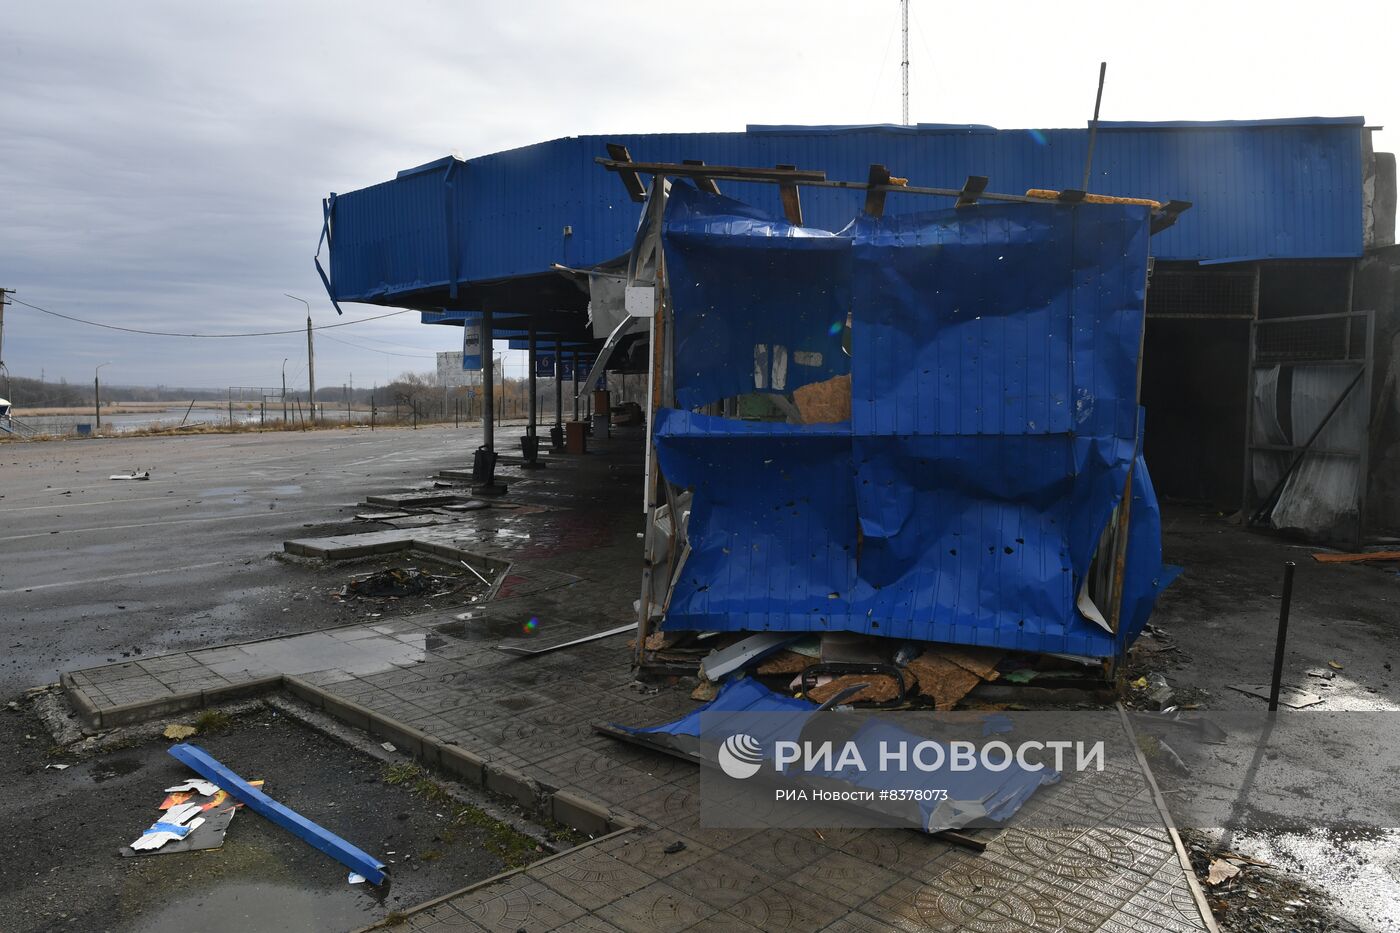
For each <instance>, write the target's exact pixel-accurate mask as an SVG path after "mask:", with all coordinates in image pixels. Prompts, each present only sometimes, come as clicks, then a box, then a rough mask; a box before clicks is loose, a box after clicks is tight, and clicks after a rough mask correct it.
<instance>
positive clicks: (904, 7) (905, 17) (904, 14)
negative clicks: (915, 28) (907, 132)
mask: <svg viewBox="0 0 1400 933" xmlns="http://www.w3.org/2000/svg"><path fill="white" fill-rule="evenodd" d="M899 12H900V19H901V20H902V23H901V28H902V30H903V33H904V61H903V62H901V63H900V67H901V68H902V69H903V70H904V125H905V126H908V125H909V0H899Z"/></svg>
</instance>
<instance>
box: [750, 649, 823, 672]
mask: <svg viewBox="0 0 1400 933" xmlns="http://www.w3.org/2000/svg"><path fill="white" fill-rule="evenodd" d="M811 663H812V659H811V658H809V657H807V656H806V655H805V654H798V653H797V652H796V651H790V650H788V649H786V648H784V649H783V650H781V651H779V652H777V653H776V654H771V655H769V656H768V657H767V658H765V659H764V660H763V661H762V662H760V664H759V665H758V667H757V668H756V669H755V673H758V674H760V675H763V676H767V675H770V674H773V675H776V674H800V673H802V671H803V670H805V669H806V668H807V667H808V666H809V665H810V664H811Z"/></svg>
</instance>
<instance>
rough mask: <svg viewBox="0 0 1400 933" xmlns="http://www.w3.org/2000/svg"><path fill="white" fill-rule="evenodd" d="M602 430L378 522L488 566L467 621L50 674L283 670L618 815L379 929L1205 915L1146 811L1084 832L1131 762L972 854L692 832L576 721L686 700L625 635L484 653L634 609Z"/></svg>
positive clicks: (940, 846) (626, 478)
mask: <svg viewBox="0 0 1400 933" xmlns="http://www.w3.org/2000/svg"><path fill="white" fill-rule="evenodd" d="M600 446H603V448H604V450H605V453H603V454H591V455H589V457H588V458H586V459H583V460H577V459H576V460H573V461H572V462H570V461H568V460H565V461H562V462H560V461H556V462H555V463H553V464H552V465H551V467H550V468H549V469H548V470H545V471H540V472H538V473H534V474H530V475H529V476H528V477H527V476H520V475H511V476H509V478H508V482H510V483H511V490H510V500H509V502H508V503H507V504H516V505H521V506H524V508H519V509H499V508H493V509H490V510H487V511H479V512H468V513H463V514H462V515H461V516H460V520H459V521H457V522H455V523H454V524H451V525H439V526H435V527H432V528H419V529H407V530H400V531H394V532H382V533H377V534H378V536H379V537H378V538H377V539H376V540H379V541H383V540H389V539H390V538H392V536H394V535H399V536H404V535H408V536H410V537H426V539H428V540H431V541H432V542H435V543H436V544H437V545H438V546H442V547H447V548H458V549H462V550H466V551H469V552H471V553H473V554H477V555H481V556H485V557H489V558H491V559H492V560H494V561H495V562H496V564H495V566H497V567H501V568H504V567H506V566H507V562H508V565H509V569H506V570H503V571H502V573H503V574H504V580H503V582H502V583H501V584H500V586H499V587H498V588H497V589H496V592H495V597H494V598H493V599H492V600H491V601H490V602H488V603H486V604H485V606H484V607H483V608H482V609H480V610H476V611H474V612H473V613H472V617H471V618H470V619H466V620H463V619H460V618H457V617H456V616H454V615H453V613H451V612H442V613H424V614H420V615H416V616H413V617H408V618H400V619H395V620H392V621H384V622H383V623H382V624H379V623H376V624H367V625H353V626H347V627H343V628H337V629H331V630H326V631H320V632H312V633H307V634H303V635H296V636H290V637H285V638H278V639H272V640H267V641H261V642H254V643H250V644H243V645H229V646H223V647H217V648H209V649H205V650H199V651H188V652H183V653H180V654H174V655H168V656H164V657H159V658H152V659H142V660H138V661H132V662H126V663H122V664H113V665H107V666H105V667H97V668H91V669H88V670H83V671H74V672H70V673H69V674H67V675H65V679H64V683H65V686H66V688H67V689H68V691H69V693H70V695H71V696H73V697H74V698H75V699H77V700H79V705H80V706H83V705H86V707H87V708H89V709H91V710H93V711H94V713H95V714H96V715H101V714H102V713H103V712H104V711H105V712H108V713H110V712H112V711H116V710H119V709H128V710H129V709H131V708H132V704H140V703H147V702H150V703H161V702H168V701H172V700H176V699H178V698H180V697H188V696H189V695H190V694H192V693H193V694H196V695H197V694H199V692H200V691H208V690H214V691H217V690H221V689H226V688H236V687H237V686H238V685H239V684H257V683H262V682H265V681H267V679H268V678H276V677H295V678H297V679H298V680H299V681H300V682H304V683H307V684H311V685H314V686H315V687H316V688H318V689H319V690H321V691H324V692H325V693H326V694H327V695H330V696H333V697H336V698H339V699H340V700H344V701H350V702H351V703H354V704H358V706H359V707H362V708H365V709H367V710H370V711H372V712H373V713H374V714H375V715H377V716H380V717H383V718H385V719H389V720H393V721H395V722H396V723H398V724H401V725H404V726H408V727H411V728H413V729H416V730H418V731H419V732H421V733H423V734H424V735H426V736H429V737H431V738H432V739H433V740H435V741H437V742H440V743H444V744H446V745H451V746H457V747H459V748H461V749H465V750H467V751H469V752H471V753H472V754H473V755H475V756H477V758H479V759H480V760H482V761H485V762H489V763H490V764H491V765H492V766H494V767H501V768H507V769H511V770H512V771H514V772H516V773H519V774H521V775H525V776H526V777H528V778H529V779H530V780H531V781H533V782H536V783H537V784H538V786H540V787H541V788H545V789H547V790H549V791H551V792H556V791H564V792H567V793H568V794H571V795H573V797H574V798H575V799H577V800H581V801H584V802H586V803H588V804H590V805H591V806H593V807H594V808H596V809H597V810H598V811H602V812H607V813H610V814H611V815H612V818H613V820H614V822H615V823H617V824H622V825H632V826H635V827H636V829H634V830H632V831H630V832H625V833H622V834H619V835H615V836H610V837H608V838H605V839H603V840H601V841H598V842H596V843H594V844H591V845H588V846H585V847H582V848H580V849H578V850H575V851H572V852H569V853H565V854H564V855H562V856H560V857H557V858H553V859H550V860H547V861H546V862H544V863H542V864H539V865H537V866H535V867H532V868H530V869H527V870H525V871H522V872H519V873H517V874H514V875H512V876H510V877H507V878H505V879H502V880H499V881H496V882H493V883H490V884H486V885H484V886H479V887H476V888H472V889H468V890H467V891H464V892H461V893H459V894H457V895H454V896H451V897H449V898H447V899H443V900H440V901H439V902H434V903H433V904H432V905H431V906H429V907H427V908H426V909H424V910H421V911H419V912H417V913H414V914H413V915H411V916H410V917H409V919H408V920H407V922H406V924H405V925H404V926H402V927H399V929H406V930H415V931H448V930H473V931H475V930H492V931H497V930H505V931H512V933H513V931H517V930H521V929H525V930H530V931H537V930H596V931H613V930H624V931H648V933H650V931H657V930H668V931H669V930H692V931H704V930H738V931H743V930H769V931H780V930H797V929H801V930H806V931H813V930H828V931H833V933H834V931H874V930H891V929H893V930H907V931H954V930H970V931H985V933H1000V931H1010V930H1036V931H1040V930H1044V931H1106V933H1118V931H1122V933H1127V931H1200V930H1212V929H1214V927H1213V922H1212V921H1210V920H1209V919H1208V918H1207V917H1206V916H1203V914H1202V912H1201V910H1200V909H1199V908H1198V906H1197V903H1198V901H1197V899H1196V897H1195V896H1194V895H1193V889H1192V886H1191V883H1190V882H1189V880H1188V877H1187V874H1186V873H1185V871H1184V870H1183V868H1182V866H1181V864H1180V862H1179V860H1178V856H1177V850H1176V847H1175V844H1174V841H1173V839H1172V837H1171V835H1170V833H1169V832H1168V830H1167V829H1166V827H1165V826H1164V825H1162V824H1160V823H1158V824H1156V825H1155V826H1150V828H1148V829H1131V828H1127V827H1126V826H1125V827H1124V828H1111V827H1110V826H1106V825H1104V824H1105V823H1108V824H1111V823H1112V822H1113V821H1112V820H1105V819H1102V817H1104V816H1105V815H1106V814H1107V812H1108V810H1111V809H1112V808H1114V807H1119V808H1131V807H1139V808H1141V807H1151V806H1152V800H1151V797H1150V792H1149V790H1148V787H1147V785H1146V784H1145V782H1144V781H1143V780H1142V779H1141V775H1129V776H1128V778H1127V782H1128V790H1127V791H1126V792H1124V793H1122V794H1120V797H1119V798H1117V799H1115V800H1114V802H1113V803H1112V804H1111V806H1110V805H1108V804H1105V803H1104V801H1103V799H1102V797H1099V798H1095V799H1093V800H1086V799H1081V798H1079V797H1076V791H1075V789H1074V788H1071V787H1055V788H1050V789H1048V790H1046V791H1042V792H1041V793H1040V794H1038V795H1037V797H1036V798H1035V800H1034V801H1033V804H1034V805H1035V806H1040V807H1061V808H1065V809H1069V810H1072V811H1074V812H1082V813H1083V814H1084V826H1085V828H1083V829H1080V830H1046V829H1038V830H1032V829H1020V828H1014V827H1013V828H1011V829H1009V830H1008V831H1007V832H1005V833H1004V834H1003V835H1002V836H1001V837H1000V838H998V839H997V840H996V841H995V842H993V843H992V844H991V846H990V847H989V848H988V849H987V851H986V852H983V853H980V854H977V853H973V852H970V851H968V850H965V849H962V848H958V847H956V846H953V845H950V844H948V843H945V842H942V841H940V840H937V839H933V838H930V837H927V836H923V835H921V834H917V833H913V832H910V831H907V830H875V829H871V830H832V831H823V832H820V833H819V832H816V831H813V830H734V829H725V830H720V829H710V828H706V827H704V826H701V825H700V816H699V806H698V793H699V775H698V773H697V768H696V767H695V766H694V765H692V764H689V763H687V762H683V761H679V760H676V759H672V758H668V757H665V756H661V755H658V754H656V753H653V752H650V751H647V750H643V749H640V748H636V747H632V746H628V745H622V744H619V743H617V742H615V741H614V740H612V739H609V738H607V737H605V736H601V735H598V734H596V733H595V732H594V731H593V729H592V725H593V723H596V722H600V721H601V722H618V723H626V724H631V725H637V724H650V723H657V722H664V721H667V720H670V719H673V718H675V717H677V716H678V715H680V714H682V713H685V712H688V711H690V710H692V709H693V708H694V706H695V704H694V702H693V701H691V700H690V699H689V697H688V696H687V695H686V694H685V693H684V692H683V691H681V690H678V689H662V690H660V691H659V692H657V691H655V688H647V687H644V686H641V685H638V684H636V683H635V682H634V679H633V676H632V673H631V670H630V665H629V661H630V651H629V649H628V648H627V647H626V641H627V639H626V637H625V636H618V637H614V638H610V639H604V640H601V641H596V642H592V643H588V644H584V645H580V646H577V647H575V648H571V649H568V650H566V651H561V652H557V653H553V654H547V655H543V656H539V657H533V658H523V659H522V658H514V657H510V656H507V655H505V654H503V653H501V652H498V651H496V650H494V646H495V645H497V644H500V643H501V642H502V641H505V640H511V639H519V638H522V637H523V633H524V628H523V626H524V623H525V622H527V621H528V620H530V619H532V618H533V619H536V620H538V634H537V635H535V636H534V638H535V639H537V640H548V641H555V640H558V641H563V640H567V639H568V638H570V637H577V636H578V635H580V634H585V633H590V632H595V631H600V630H603V629H605V628H611V627H614V626H617V625H619V624H621V623H622V622H625V621H626V620H627V619H628V618H629V617H630V616H631V613H632V600H633V599H634V598H635V595H636V590H637V588H638V585H639V580H640V572H639V571H640V568H639V557H638V550H639V543H638V540H637V532H638V531H639V530H640V527H641V522H640V515H639V514H638V511H637V509H636V504H635V498H636V492H637V489H638V488H639V483H638V482H636V477H637V475H638V473H639V463H638V461H639V456H638V455H639V453H640V451H639V449H638V447H639V445H638V444H637V443H636V441H635V439H631V440H629V439H621V438H619V439H615V440H613V441H612V442H609V443H607V444H605V445H600ZM507 472H509V471H507ZM322 543H323V544H327V543H330V544H332V545H337V546H338V545H339V544H340V543H341V542H322ZM354 544H355V542H353V541H352V542H345V546H347V547H353V546H354ZM293 549H295V548H293ZM1134 781H1136V783H1134ZM1106 807H1107V808H1108V809H1107V810H1106V809H1105V808H1106ZM1076 808H1077V809H1076ZM677 842H681V843H683V844H684V846H683V848H680V849H679V850H678V851H673V852H668V851H667V850H668V848H669V849H676V848H677V847H676V846H675V845H674V844H675V843H677Z"/></svg>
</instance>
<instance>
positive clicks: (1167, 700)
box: [1147, 673, 1175, 709]
mask: <svg viewBox="0 0 1400 933" xmlns="http://www.w3.org/2000/svg"><path fill="white" fill-rule="evenodd" d="M1174 698H1175V694H1174V693H1173V692H1172V687H1171V684H1169V683H1167V678H1165V677H1163V676H1162V675H1161V674H1157V673H1152V674H1148V675H1147V699H1148V700H1149V701H1151V702H1152V703H1153V704H1154V705H1155V706H1156V707H1157V708H1158V709H1166V708H1167V707H1168V706H1171V705H1172V700H1173V699H1174Z"/></svg>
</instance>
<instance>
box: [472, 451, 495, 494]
mask: <svg viewBox="0 0 1400 933" xmlns="http://www.w3.org/2000/svg"><path fill="white" fill-rule="evenodd" d="M495 479H496V452H495V451H494V450H491V449H490V448H487V447H478V448H477V449H476V455H475V456H473V457H472V482H473V483H478V484H481V485H490V484H491V483H492V482H494V481H495Z"/></svg>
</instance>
